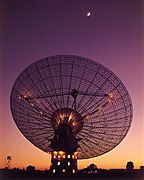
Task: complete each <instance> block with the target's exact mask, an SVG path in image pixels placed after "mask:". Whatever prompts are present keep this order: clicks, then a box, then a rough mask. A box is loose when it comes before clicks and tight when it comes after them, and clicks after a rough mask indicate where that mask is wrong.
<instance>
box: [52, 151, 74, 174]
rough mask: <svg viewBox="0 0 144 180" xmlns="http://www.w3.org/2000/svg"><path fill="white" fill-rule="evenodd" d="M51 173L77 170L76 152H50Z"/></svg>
mask: <svg viewBox="0 0 144 180" xmlns="http://www.w3.org/2000/svg"><path fill="white" fill-rule="evenodd" d="M50 171H51V173H54V174H74V173H76V172H77V152H72V153H68V152H64V151H53V152H51V167H50Z"/></svg>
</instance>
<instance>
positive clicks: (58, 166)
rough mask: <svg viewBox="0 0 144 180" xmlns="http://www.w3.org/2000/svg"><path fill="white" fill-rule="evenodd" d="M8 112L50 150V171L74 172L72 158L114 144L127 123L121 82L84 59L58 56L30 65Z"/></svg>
mask: <svg viewBox="0 0 144 180" xmlns="http://www.w3.org/2000/svg"><path fill="white" fill-rule="evenodd" d="M11 111H12V115H13V118H14V121H15V123H16V125H17V126H18V128H19V130H20V131H21V132H22V134H23V135H24V136H25V137H26V138H27V139H28V140H29V141H30V142H31V143H32V144H33V145H35V146H36V147H38V148H40V149H41V150H43V151H44V152H49V153H51V157H52V159H51V162H52V165H51V168H50V169H51V172H52V173H76V171H77V159H86V158H92V157H97V156H99V155H102V154H104V153H106V152H109V151H110V150H112V149H113V148H114V147H116V146H117V145H118V144H119V143H120V142H121V141H122V140H123V138H124V137H125V136H126V134H127V132H128V130H129V128H130V125H131V121H132V103H131V99H130V96H129V93H128V91H127V89H126V87H125V86H124V84H123V83H122V81H121V80H120V79H119V78H118V77H117V76H116V75H115V74H114V73H113V72H112V71H110V70H109V69H107V68H106V67H104V66H103V65H101V64H99V63H97V62H95V61H93V60H90V59H88V58H84V57H79V56H73V55H58V56H50V57H46V58H43V59H41V60H39V61H36V62H34V63H32V64H31V65H30V66H28V67H27V68H26V69H24V71H23V72H22V73H21V74H20V75H19V76H18V78H17V79H16V81H15V83H14V85H13V88H12V92H11Z"/></svg>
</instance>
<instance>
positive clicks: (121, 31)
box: [0, 0, 144, 168]
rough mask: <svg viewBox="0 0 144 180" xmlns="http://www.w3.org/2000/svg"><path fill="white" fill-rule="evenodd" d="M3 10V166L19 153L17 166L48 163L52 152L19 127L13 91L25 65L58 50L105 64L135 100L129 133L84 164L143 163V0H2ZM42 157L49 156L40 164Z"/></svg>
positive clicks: (0, 108)
mask: <svg viewBox="0 0 144 180" xmlns="http://www.w3.org/2000/svg"><path fill="white" fill-rule="evenodd" d="M89 11H90V12H91V15H90V16H89V17H87V12H89ZM0 13H1V14H0V26H1V28H0V29H1V30H0V39H1V40H0V41H1V42H0V45H1V51H0V53H1V54H0V144H1V145H0V146H1V147H2V148H1V156H0V168H1V167H3V166H4V159H5V157H6V156H7V155H11V156H12V157H13V160H12V166H13V167H14V166H15V167H24V166H27V165H29V163H33V165H35V166H36V167H40V168H45V167H47V166H48V165H47V164H48V163H47V161H49V155H47V154H46V153H44V152H42V151H40V150H38V149H37V148H35V147H34V146H33V145H31V144H30V143H29V142H28V140H26V139H25V138H24V137H23V135H22V134H21V133H20V132H19V130H18V128H17V127H16V125H15V123H14V121H13V119H12V115H11V112H10V93H11V89H12V86H13V83H14V81H15V79H16V78H17V76H18V75H19V74H20V73H21V72H22V71H23V69H24V68H26V67H27V66H28V65H30V64H31V63H33V62H34V61H36V60H39V59H41V58H43V57H46V56H50V55H58V54H72V55H78V56H83V57H87V58H90V59H93V60H95V61H97V62H99V63H101V64H103V65H104V66H106V67H107V68H109V69H110V70H111V71H112V72H114V73H115V74H116V75H117V76H118V77H119V78H120V79H121V81H122V82H123V83H124V84H125V86H126V87H127V89H128V91H129V93H130V96H131V99H132V102H133V110H134V115H133V122H132V126H131V128H130V131H129V132H128V135H127V136H126V138H125V139H124V140H123V141H122V142H121V143H120V144H119V145H118V146H117V147H116V148H115V149H113V150H112V151H111V152H109V153H107V154H105V155H103V156H100V157H98V158H94V159H92V160H85V161H84V160H81V161H80V162H79V167H80V168H81V167H85V166H87V165H88V164H89V163H91V162H94V163H96V164H98V167H101V168H111V167H125V164H126V162H127V161H129V160H131V161H133V162H134V164H135V167H137V168H139V166H140V165H144V164H142V162H144V122H143V121H144V110H143V107H144V103H143V102H144V92H143V90H144V83H143V80H144V73H143V69H144V63H143V52H142V51H143V29H142V28H143V4H142V0H12V1H11V0H2V1H0ZM24 153H26V155H25V156H24V155H23V154H24ZM119 153H120V154H122V155H123V157H119ZM21 155H22V156H21ZM47 156H48V158H47ZM39 157H46V158H47V159H46V158H45V159H46V160H44V161H43V162H42V163H41V164H40V162H39ZM112 159H114V162H110V160H112ZM22 164H23V165H22ZM42 164H44V165H42Z"/></svg>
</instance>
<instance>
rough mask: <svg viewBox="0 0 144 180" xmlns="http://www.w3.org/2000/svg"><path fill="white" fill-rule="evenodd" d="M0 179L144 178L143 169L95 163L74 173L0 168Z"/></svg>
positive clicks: (32, 167) (32, 168)
mask: <svg viewBox="0 0 144 180" xmlns="http://www.w3.org/2000/svg"><path fill="white" fill-rule="evenodd" d="M0 177H1V179H11V178H12V179H36V178H38V179H43V178H44V179H46V178H48V179H51V178H52V179H54V178H60V177H61V178H64V179H66V178H72V179H73V178H74V179H77V178H78V179H79V178H80V179H81V178H82V179H83V178H88V179H89V178H96V179H97V180H98V179H136V180H142V179H144V171H143V169H133V170H132V171H127V169H111V170H105V169H98V168H97V167H96V165H95V164H91V165H89V166H88V167H87V168H84V169H82V170H78V171H77V173H75V174H71V175H68V174H64V173H63V174H52V173H51V172H50V171H49V170H44V171H40V170H36V169H35V167H34V166H28V167H27V168H26V170H22V169H18V168H13V169H11V170H10V169H6V168H5V169H0Z"/></svg>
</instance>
